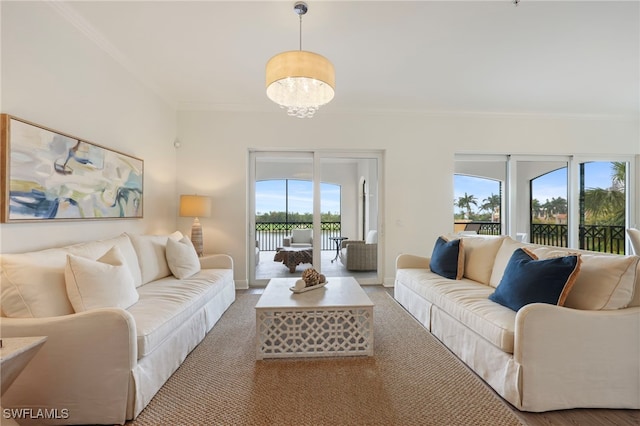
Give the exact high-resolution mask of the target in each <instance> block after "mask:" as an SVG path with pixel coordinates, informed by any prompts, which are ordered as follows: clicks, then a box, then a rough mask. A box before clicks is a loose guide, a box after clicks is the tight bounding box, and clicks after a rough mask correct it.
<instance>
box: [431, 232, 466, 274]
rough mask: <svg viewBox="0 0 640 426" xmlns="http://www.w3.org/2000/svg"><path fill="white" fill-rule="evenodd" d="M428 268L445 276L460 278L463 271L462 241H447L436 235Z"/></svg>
mask: <svg viewBox="0 0 640 426" xmlns="http://www.w3.org/2000/svg"><path fill="white" fill-rule="evenodd" d="M429 269H431V271H433V272H435V273H436V274H438V275H440V276H443V277H445V278H450V279H452V280H459V279H461V278H462V274H463V273H464V243H463V241H462V240H452V241H448V240H447V239H445V238H444V237H438V239H437V240H436V243H435V245H434V247H433V252H432V254H431V260H430V261H429Z"/></svg>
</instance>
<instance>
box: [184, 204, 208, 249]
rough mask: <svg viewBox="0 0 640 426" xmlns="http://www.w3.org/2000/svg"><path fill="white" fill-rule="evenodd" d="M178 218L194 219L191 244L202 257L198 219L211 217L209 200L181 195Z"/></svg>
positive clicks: (200, 228) (200, 227) (200, 231)
mask: <svg viewBox="0 0 640 426" xmlns="http://www.w3.org/2000/svg"><path fill="white" fill-rule="evenodd" d="M180 216H182V217H193V218H194V219H193V225H192V226H191V242H192V243H193V246H194V247H195V249H196V253H198V256H200V257H202V255H203V253H204V248H203V247H204V244H203V241H202V225H200V221H199V220H198V218H199V217H209V216H211V198H209V197H205V196H202V195H181V196H180Z"/></svg>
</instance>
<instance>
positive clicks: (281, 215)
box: [256, 212, 340, 223]
mask: <svg viewBox="0 0 640 426" xmlns="http://www.w3.org/2000/svg"><path fill="white" fill-rule="evenodd" d="M320 221H321V222H340V215H339V214H335V213H331V212H327V213H321V214H320ZM256 222H257V223H285V222H288V223H312V222H313V214H311V213H293V212H289V214H287V212H269V213H260V212H258V213H257V214H256Z"/></svg>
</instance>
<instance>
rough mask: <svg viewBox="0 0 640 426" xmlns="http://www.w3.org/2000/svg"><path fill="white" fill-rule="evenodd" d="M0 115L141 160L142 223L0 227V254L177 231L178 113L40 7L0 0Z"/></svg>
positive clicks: (43, 5)
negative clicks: (16, 118) (44, 127)
mask: <svg viewBox="0 0 640 426" xmlns="http://www.w3.org/2000/svg"><path fill="white" fill-rule="evenodd" d="M0 7H1V8H2V9H1V12H2V14H1V24H2V28H1V31H2V33H1V34H2V74H1V76H0V77H1V79H0V81H1V88H2V93H1V96H0V100H1V103H2V104H1V110H2V112H3V113H7V114H11V115H14V116H16V117H20V118H23V119H25V120H29V121H32V122H35V123H37V124H40V125H42V126H46V127H49V128H51V129H53V130H57V131H59V132H62V133H66V134H70V135H73V136H76V137H78V138H82V139H84V140H87V141H89V142H94V143H97V144H100V145H103V146H105V147H107V148H112V149H115V150H118V151H121V152H124V153H126V154H129V155H132V156H134V157H138V158H141V159H143V160H144V219H139V220H131V219H130V220H99V221H88V222H87V221H84V222H80V221H74V222H55V223H50V222H47V223H42V222H39V223H28V224H19V223H9V224H2V225H0V237H1V238H0V241H1V247H0V252H5V253H11V252H20V251H27V250H32V249H37V248H42V247H51V246H56V245H63V244H68V243H73V242H78V241H86V240H91V239H96V238H106V237H110V236H114V235H118V234H120V233H122V232H125V231H126V232H132V233H143V232H168V231H173V230H175V226H176V212H177V210H176V209H177V207H176V205H177V201H176V189H175V176H176V153H175V149H174V147H173V140H174V138H175V136H176V112H175V109H174V108H172V107H171V106H169V105H168V104H167V103H166V101H164V100H162V99H161V98H159V97H158V96H157V95H155V94H154V93H152V92H151V91H150V90H149V89H147V88H146V87H145V86H143V85H142V84H141V83H139V82H138V80H136V79H135V78H134V77H133V76H132V75H131V74H129V73H128V72H127V71H125V69H124V68H123V67H122V66H121V65H119V64H118V63H117V62H116V61H114V60H113V59H112V58H111V57H110V56H109V55H107V54H106V53H105V52H104V51H103V50H100V49H99V48H98V47H97V46H96V45H95V44H94V43H93V42H92V41H90V40H89V38H87V37H86V36H85V35H83V34H81V33H80V32H79V31H78V30H77V29H76V28H74V27H73V26H72V25H71V24H69V23H68V22H67V21H66V20H65V19H63V18H62V17H61V16H60V15H59V14H58V12H56V10H54V8H52V7H51V6H49V5H48V4H47V3H46V2H2V3H1V4H0Z"/></svg>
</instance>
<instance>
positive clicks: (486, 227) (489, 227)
mask: <svg viewBox="0 0 640 426" xmlns="http://www.w3.org/2000/svg"><path fill="white" fill-rule="evenodd" d="M454 225H455V230H456V231H476V232H477V233H478V234H481V235H500V233H501V232H502V224H501V223H500V222H481V221H473V222H459V221H456V222H454Z"/></svg>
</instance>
